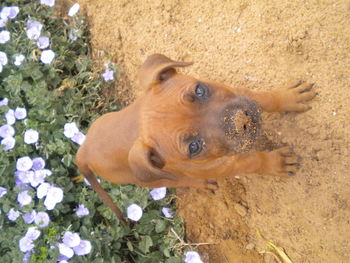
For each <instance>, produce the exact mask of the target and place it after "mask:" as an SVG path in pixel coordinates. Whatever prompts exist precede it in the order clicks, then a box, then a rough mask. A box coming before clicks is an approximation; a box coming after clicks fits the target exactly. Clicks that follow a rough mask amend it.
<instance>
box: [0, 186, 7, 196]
mask: <svg viewBox="0 0 350 263" xmlns="http://www.w3.org/2000/svg"><path fill="white" fill-rule="evenodd" d="M6 193H7V190H6V188H5V187H2V186H0V198H1V197H3V196H4V195H5V194H6Z"/></svg>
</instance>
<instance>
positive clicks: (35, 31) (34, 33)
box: [27, 21, 43, 39]
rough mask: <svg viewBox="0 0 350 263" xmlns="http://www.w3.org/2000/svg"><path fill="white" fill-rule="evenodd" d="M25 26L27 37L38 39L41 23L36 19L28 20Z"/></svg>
mask: <svg viewBox="0 0 350 263" xmlns="http://www.w3.org/2000/svg"><path fill="white" fill-rule="evenodd" d="M27 28H28V29H27V37H28V38H29V39H38V38H39V37H40V34H41V30H42V28H43V25H42V24H41V23H40V22H38V21H30V22H28V23H27Z"/></svg>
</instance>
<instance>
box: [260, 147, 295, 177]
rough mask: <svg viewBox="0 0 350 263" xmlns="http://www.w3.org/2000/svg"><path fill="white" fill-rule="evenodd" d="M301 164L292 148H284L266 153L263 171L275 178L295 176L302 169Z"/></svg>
mask: <svg viewBox="0 0 350 263" xmlns="http://www.w3.org/2000/svg"><path fill="white" fill-rule="evenodd" d="M300 162H301V158H300V157H299V156H297V155H296V154H295V153H294V151H293V148H292V147H283V148H280V149H277V150H274V151H272V152H268V153H266V156H265V162H264V163H263V167H262V171H263V173H264V174H268V175H273V176H293V175H295V174H296V172H297V171H298V170H299V169H300V167H301V165H300Z"/></svg>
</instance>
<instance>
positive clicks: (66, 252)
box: [58, 243, 74, 258]
mask: <svg viewBox="0 0 350 263" xmlns="http://www.w3.org/2000/svg"><path fill="white" fill-rule="evenodd" d="M58 250H59V251H60V254H61V255H63V256H65V257H67V258H71V257H73V255H74V251H73V249H71V248H70V247H68V246H67V245H65V244H63V243H58Z"/></svg>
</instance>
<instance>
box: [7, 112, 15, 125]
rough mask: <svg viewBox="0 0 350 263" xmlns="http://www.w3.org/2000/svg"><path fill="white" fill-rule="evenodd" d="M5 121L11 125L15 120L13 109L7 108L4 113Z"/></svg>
mask: <svg viewBox="0 0 350 263" xmlns="http://www.w3.org/2000/svg"><path fill="white" fill-rule="evenodd" d="M5 118H6V122H7V124H9V125H13V124H15V122H16V117H15V111H14V110H11V109H10V110H8V112H6V114H5Z"/></svg>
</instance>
